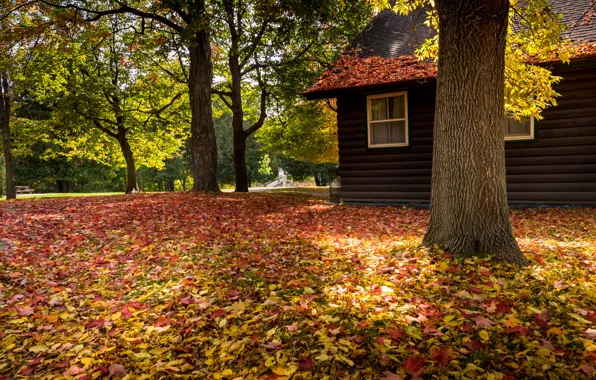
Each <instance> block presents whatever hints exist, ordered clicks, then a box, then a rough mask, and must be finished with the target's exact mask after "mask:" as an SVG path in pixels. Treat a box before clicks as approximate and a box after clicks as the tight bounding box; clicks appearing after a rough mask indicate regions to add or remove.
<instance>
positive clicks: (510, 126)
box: [504, 116, 534, 141]
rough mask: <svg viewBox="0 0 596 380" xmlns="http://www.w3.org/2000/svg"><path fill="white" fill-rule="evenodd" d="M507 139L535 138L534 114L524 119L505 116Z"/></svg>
mask: <svg viewBox="0 0 596 380" xmlns="http://www.w3.org/2000/svg"><path fill="white" fill-rule="evenodd" d="M504 129H505V141H513V140H533V139H534V116H530V117H528V118H525V119H522V120H516V119H514V118H513V117H505V125H504Z"/></svg>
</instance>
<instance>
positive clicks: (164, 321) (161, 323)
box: [153, 315, 170, 327]
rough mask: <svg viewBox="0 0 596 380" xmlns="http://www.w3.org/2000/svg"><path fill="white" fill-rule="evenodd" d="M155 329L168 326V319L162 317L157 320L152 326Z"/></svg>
mask: <svg viewBox="0 0 596 380" xmlns="http://www.w3.org/2000/svg"><path fill="white" fill-rule="evenodd" d="M153 326H155V327H162V326H170V319H169V318H166V317H164V316H163V315H162V316H160V317H159V318H157V320H156V321H155V323H154V324H153Z"/></svg>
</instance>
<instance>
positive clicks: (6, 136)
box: [0, 73, 17, 199]
mask: <svg viewBox="0 0 596 380" xmlns="http://www.w3.org/2000/svg"><path fill="white" fill-rule="evenodd" d="M0 135H1V136H2V142H3V145H4V165H5V168H6V199H16V197H17V191H16V188H15V182H14V161H13V156H12V145H11V141H10V94H9V85H8V78H7V76H6V73H0Z"/></svg>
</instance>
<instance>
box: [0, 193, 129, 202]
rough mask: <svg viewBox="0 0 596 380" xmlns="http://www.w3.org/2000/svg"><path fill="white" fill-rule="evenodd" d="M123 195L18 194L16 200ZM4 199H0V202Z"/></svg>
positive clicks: (4, 198)
mask: <svg viewBox="0 0 596 380" xmlns="http://www.w3.org/2000/svg"><path fill="white" fill-rule="evenodd" d="M122 194H124V193H47V194H20V195H17V199H40V198H71V197H98V196H104V195H122ZM5 200H6V197H0V202H1V201H5Z"/></svg>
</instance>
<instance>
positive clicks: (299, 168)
mask: <svg viewBox="0 0 596 380" xmlns="http://www.w3.org/2000/svg"><path fill="white" fill-rule="evenodd" d="M280 166H281V168H282V169H283V170H284V171H285V172H286V173H287V174H288V175H289V176H291V177H292V180H294V181H298V182H300V181H306V180H310V179H314V180H315V183H316V185H317V186H326V185H327V184H328V183H329V181H331V179H332V178H333V176H334V172H335V170H336V169H337V165H336V164H330V163H322V164H313V163H312V162H305V161H298V160H293V159H291V158H284V157H282V158H281V160H280Z"/></svg>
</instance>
